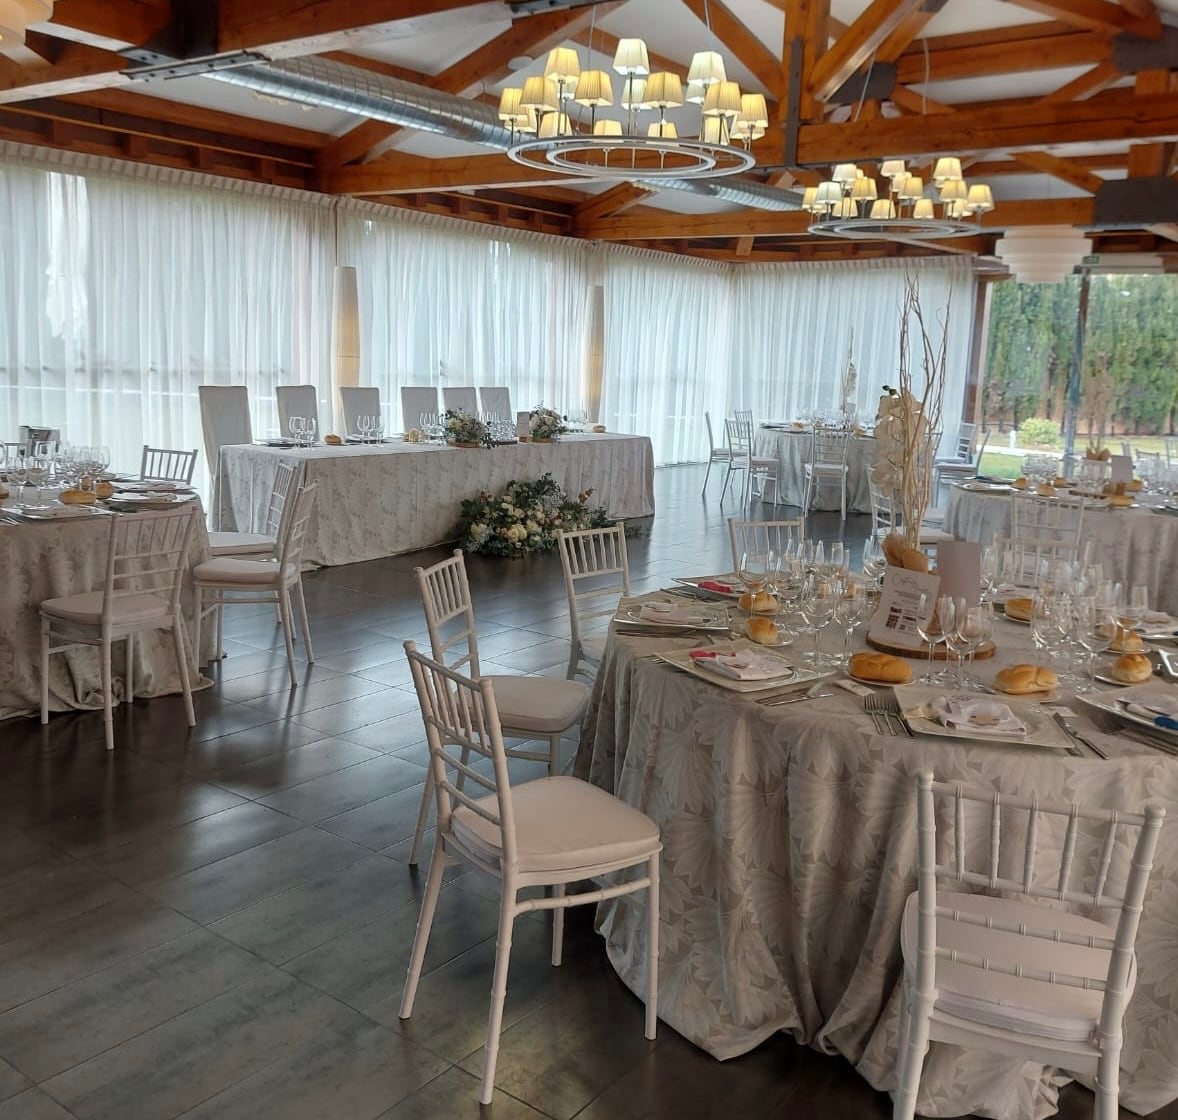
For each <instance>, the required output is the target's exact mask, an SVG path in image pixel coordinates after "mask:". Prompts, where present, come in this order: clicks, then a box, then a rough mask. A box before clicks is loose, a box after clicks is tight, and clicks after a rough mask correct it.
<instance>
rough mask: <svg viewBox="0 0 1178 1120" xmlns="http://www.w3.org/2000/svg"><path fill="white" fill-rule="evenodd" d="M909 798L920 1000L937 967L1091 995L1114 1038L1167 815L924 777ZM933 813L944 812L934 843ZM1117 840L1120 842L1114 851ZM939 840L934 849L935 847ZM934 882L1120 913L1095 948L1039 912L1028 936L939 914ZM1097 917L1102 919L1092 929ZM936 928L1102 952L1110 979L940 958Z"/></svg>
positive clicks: (1151, 808)
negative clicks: (967, 927)
mask: <svg viewBox="0 0 1178 1120" xmlns="http://www.w3.org/2000/svg"><path fill="white" fill-rule="evenodd" d="M916 795H917V896H918V903H919V921H918V926H917V945H918V954H917V958H916V960H917V986H918V989H919V990H920V991H921V992H922V993H923V994H926V995H931V993H932V992H933V991H934V990H935V987H936V962H937V961H938V960H952V961H954V962H955V963H956V964H958V965H965V966H967V967H970V968H977V969H981V970H983V971H987V972H993V973H1000V974H1004V975H1008V976H1021V977H1023V978H1024V979H1027V980H1037V981H1042V982H1044V983H1048V984H1057V985H1062V986H1065V987H1073V988H1076V987H1082V988H1086V989H1095V990H1098V991H1103V992H1104V996H1103V1004H1102V1009H1101V1017H1100V1025H1099V1028H1098V1030H1099V1031H1100V1032H1101V1033H1107V1034H1108V1035H1110V1036H1111V1037H1118V1036H1119V1033H1120V1022H1121V1017H1122V1014H1123V1013H1124V1009H1125V1004H1126V1003H1127V1002H1128V998H1129V984H1128V978H1129V971H1130V968H1131V967H1132V960H1133V944H1134V941H1135V940H1136V938H1137V926H1138V923H1139V921H1140V919H1141V907H1142V901H1143V899H1144V897H1145V887H1146V883H1147V881H1148V879H1149V873H1150V870H1151V868H1152V866H1153V856H1154V850H1155V848H1156V847H1157V841H1158V831H1159V829H1160V828H1161V824H1162V820H1163V818H1164V817H1165V815H1166V811H1165V809H1163V808H1161V807H1160V806H1157V805H1147V806H1146V807H1145V811H1144V813H1143V814H1139V813H1124V812H1120V811H1119V810H1116V809H1085V808H1083V807H1081V806H1079V805H1076V804H1074V803H1073V804H1053V803H1050V802H1040V801H1039V800H1038V799H1037V798H1022V797H1008V796H1006V795H1003V794H1000V793H999V792H998V791H997V790H995V789H993V788H990V789H969V788H966V787H964V786H962V785H959V784H957V783H948V782H938V781H935V780H934V779H933V775H932V774H931V773H930V772H929V771H927V770H924V771H921V772H920V773H918V774H917V775H916ZM938 807H940V808H941V810H942V812H941V821H942V829H941V835H940V836H938V827H937V817H938V813H937V810H938ZM946 832H947V833H948V834H949V837H951V842H950V840H949V839H948V838H946V837H945V835H944V834H945V833H946ZM1119 836H1121V837H1124V840H1123V841H1122V842H1121V843H1118V837H1119ZM938 840H941V841H942V842H941V843H940V844H938ZM1130 846H1131V849H1132V855H1131V856H1129V855H1128V849H1129V848H1130ZM939 849H940V851H941V852H943V854H944V857H945V858H944V859H941V858H940V853H939ZM1011 849H1013V851H1012V850H1011ZM1126 857H1128V858H1126ZM938 880H947V881H951V882H953V883H955V884H960V885H961V886H963V887H966V888H969V889H970V890H971V891H973V892H974V893H977V892H982V893H985V892H991V893H994V894H998V893H999V892H1001V894H1002V896H1003V897H1007V898H1009V897H1010V896H1011V895H1019V896H1022V897H1023V898H1025V899H1028V900H1033V899H1043V900H1050V901H1051V902H1053V903H1055V904H1057V905H1058V904H1061V903H1063V904H1067V903H1070V904H1073V905H1076V906H1082V907H1085V908H1087V909H1089V910H1090V911H1107V910H1110V909H1114V910H1116V911H1118V917H1117V921H1116V932H1115V935H1114V937H1113V938H1111V939H1101V938H1089V937H1088V936H1078V935H1077V934H1075V933H1069V932H1067V931H1065V930H1061V929H1060V928H1059V927H1058V924H1057V923H1058V919H1057V915H1058V913H1059V910H1058V909H1054V908H1052V907H1049V906H1046V905H1045V906H1043V907H1042V922H1041V923H1040V922H1038V921H1036V922H1035V925H1034V926H1031V925H1030V924H1029V923H1027V922H1025V921H1024V922H1020V923H1012V922H1006V923H1004V922H1002V921H1001V919H999V918H995V917H993V916H992V915H987V914H985V913H981V912H976V913H975V912H971V911H968V910H964V909H962V908H960V904H959V905H958V906H956V907H954V908H953V909H948V908H942V907H940V906H938V904H937V881H938ZM980 909H981V908H979V911H980ZM1086 916H1093V915H1086ZM1104 917H1105V915H1104V914H1101V915H1100V918H1099V919H1098V920H1104ZM938 918H944V919H949V920H953V921H956V922H957V923H966V924H975V925H979V926H982V927H986V928H990V929H998V930H1000V931H1002V932H1006V933H1011V934H1017V935H1020V936H1022V937H1030V938H1035V939H1042V940H1043V941H1044V942H1045V943H1047V942H1053V943H1064V944H1069V943H1070V944H1079V945H1091V946H1092V947H1094V948H1101V949H1108V950H1111V955H1110V958H1109V964H1108V971H1107V973H1105V974H1104V975H1101V976H1077V975H1072V974H1069V973H1066V972H1062V971H1061V972H1056V971H1054V970H1050V971H1048V970H1045V969H1036V968H1033V967H1031V966H1022V965H1015V964H1013V963H1011V962H1008V961H1004V960H1002V959H1001V958H989V957H980V956H976V955H973V954H970V953H968V952H965V951H962V950H957V951H954V950H951V949H947V948H943V947H941V946H940V945H938V944H937V919H938ZM1109 924H1111V923H1109ZM1098 942H1099V944H1098ZM1091 971H1095V970H1091Z"/></svg>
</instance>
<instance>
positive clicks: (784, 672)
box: [658, 641, 830, 692]
mask: <svg viewBox="0 0 1178 1120" xmlns="http://www.w3.org/2000/svg"><path fill="white" fill-rule="evenodd" d="M714 648H715V649H716V650H717V651H719V652H723V650H724V648H725V647H722V646H716V647H714ZM728 648H731V649H756V650H759V651H761V652H763V653H765V654H766V655H767V656H768V657H775V658H777V659H778V660H779V661H780V662H781V676H779V677H769V678H767V679H765V680H762V681H738V680H734V679H733V678H732V677H722V676H720V674H719V673H710V672H708V670H707V669H701V668H700V667H699V666H698V665H696V663H695V659H694V658H693V657H692V656H691V652H690V650H685V649H684V650H668V651H667V652H665V653H660V654H658V657H659V659H660V660H661V661H665V662H666V663H667V664H668V665H673V666H674V667H675V668H676V669H682V670H683V671H684V672H685V673H690V674H691V675H692V676H693V677H699V679H700V680H702V681H707V682H708V683H709V684H714V685H717V686H718V687H720V688H725V689H727V690H728V691H729V692H766V691H768V690H769V689H774V688H782V687H785V686H789V687H790V688H792V687H793V686H794V685H804V684H812V683H813V682H814V681H817V680H822V679H823V678H825V677H828V676H830V674H829V673H816V672H814V671H813V670H812V669H802V668H799V667H798V666H795V665H793V664H792V663H791V662H790V661H788V660H787V659H786V658H785V657H784V656H783V655H782V654H780V653H774V652H773V650H772V649H770V648H769V647H768V646H757V645H756V644H755V643H752V642H747V641H746V642H738V643H734V644H733V645H732V646H731V647H728Z"/></svg>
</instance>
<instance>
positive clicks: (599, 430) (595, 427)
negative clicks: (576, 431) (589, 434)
mask: <svg viewBox="0 0 1178 1120" xmlns="http://www.w3.org/2000/svg"><path fill="white" fill-rule="evenodd" d="M593 431H594V433H595V434H596V435H601V433H602V432H604V431H605V425H604V424H594V425H593Z"/></svg>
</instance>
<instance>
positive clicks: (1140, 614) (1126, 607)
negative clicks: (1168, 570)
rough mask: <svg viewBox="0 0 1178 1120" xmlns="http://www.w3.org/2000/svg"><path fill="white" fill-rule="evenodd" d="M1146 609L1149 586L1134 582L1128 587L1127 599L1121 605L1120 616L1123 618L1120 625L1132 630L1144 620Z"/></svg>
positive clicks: (1147, 609)
mask: <svg viewBox="0 0 1178 1120" xmlns="http://www.w3.org/2000/svg"><path fill="white" fill-rule="evenodd" d="M1148 611H1149V588H1148V587H1146V585H1145V584H1143V583H1135V584H1134V585H1133V586H1132V587H1131V588H1129V599H1128V601H1127V602H1126V603H1124V604H1122V606H1121V610H1120V613H1121V617H1122V618H1123V619H1124V620H1125V621H1124V622H1122V623H1121V625H1122V626H1124V627H1125V629H1126V630H1132V629H1133V627H1134V626H1139V625H1140V624H1141V623H1142V622H1143V621H1144V619H1145V616H1146V614H1147V612H1148Z"/></svg>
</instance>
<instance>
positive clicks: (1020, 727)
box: [929, 696, 1027, 735]
mask: <svg viewBox="0 0 1178 1120" xmlns="http://www.w3.org/2000/svg"><path fill="white" fill-rule="evenodd" d="M929 706H930V707H931V708H932V709H933V711H934V713H935V715H934V717H933V718H934V719H936V721H937V722H938V723H940V724H941V725H942V726H944V727H953V728H956V729H957V730H959V731H968V732H970V734H972V735H1025V734H1026V733H1027V728H1026V725H1025V724H1024V723H1023V722H1022V721H1021V720H1020V719H1019V718H1018V717H1017V716H1015V714H1014V712H1012V711H1011V710H1010V708H1009V707H1008V706H1007V705H1006V704H1003V703H1002V702H1001V701H1000V700H966V699H962V698H961V697H958V696H937V697H936V698H934V699H933V700H932V701H930V704H929Z"/></svg>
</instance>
